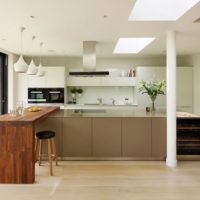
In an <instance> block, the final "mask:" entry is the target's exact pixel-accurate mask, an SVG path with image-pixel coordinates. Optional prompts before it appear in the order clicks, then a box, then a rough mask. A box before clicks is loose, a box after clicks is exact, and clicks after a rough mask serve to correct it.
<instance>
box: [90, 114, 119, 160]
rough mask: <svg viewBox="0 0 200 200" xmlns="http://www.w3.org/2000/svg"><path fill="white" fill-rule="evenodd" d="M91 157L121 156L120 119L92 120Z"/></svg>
mask: <svg viewBox="0 0 200 200" xmlns="http://www.w3.org/2000/svg"><path fill="white" fill-rule="evenodd" d="M92 127H93V128H92V130H93V156H94V157H95V156H96V157H98V156H101V157H111V156H118V157H120V156H121V118H93V123H92Z"/></svg>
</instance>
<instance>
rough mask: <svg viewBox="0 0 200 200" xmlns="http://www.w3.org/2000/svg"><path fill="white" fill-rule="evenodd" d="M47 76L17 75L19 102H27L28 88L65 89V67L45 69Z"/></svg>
mask: <svg viewBox="0 0 200 200" xmlns="http://www.w3.org/2000/svg"><path fill="white" fill-rule="evenodd" d="M44 69H45V72H46V74H45V76H43V77H38V76H36V75H27V74H16V85H17V86H16V88H17V101H25V102H26V101H27V99H28V88H29V87H31V88H56V87H59V88H64V87H65V81H64V80H65V73H64V72H65V67H44Z"/></svg>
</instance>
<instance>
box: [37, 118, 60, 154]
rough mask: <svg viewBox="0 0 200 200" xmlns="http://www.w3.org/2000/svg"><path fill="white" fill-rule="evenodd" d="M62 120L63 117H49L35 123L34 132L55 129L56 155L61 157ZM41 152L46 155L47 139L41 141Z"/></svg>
mask: <svg viewBox="0 0 200 200" xmlns="http://www.w3.org/2000/svg"><path fill="white" fill-rule="evenodd" d="M62 120H63V118H59V117H49V118H47V119H45V120H44V121H42V122H40V123H39V124H37V126H36V129H35V132H38V131H44V130H52V131H55V133H56V135H55V144H56V153H57V156H58V157H62V146H61V145H60V144H61V142H62ZM42 153H43V154H46V155H48V146H47V141H43V145H42Z"/></svg>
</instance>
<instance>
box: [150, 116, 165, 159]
mask: <svg viewBox="0 0 200 200" xmlns="http://www.w3.org/2000/svg"><path fill="white" fill-rule="evenodd" d="M165 156H166V118H152V157H165Z"/></svg>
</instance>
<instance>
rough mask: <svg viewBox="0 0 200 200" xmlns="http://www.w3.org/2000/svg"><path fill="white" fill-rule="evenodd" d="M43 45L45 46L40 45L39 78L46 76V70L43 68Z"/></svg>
mask: <svg viewBox="0 0 200 200" xmlns="http://www.w3.org/2000/svg"><path fill="white" fill-rule="evenodd" d="M42 45H43V42H41V43H40V64H39V67H38V72H37V76H44V75H45V70H44V69H43V67H42Z"/></svg>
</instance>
